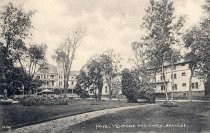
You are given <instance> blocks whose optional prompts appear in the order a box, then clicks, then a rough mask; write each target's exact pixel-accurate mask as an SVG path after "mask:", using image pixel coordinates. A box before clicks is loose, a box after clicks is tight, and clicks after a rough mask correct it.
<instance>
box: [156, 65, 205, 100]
mask: <svg viewBox="0 0 210 133" xmlns="http://www.w3.org/2000/svg"><path fill="white" fill-rule="evenodd" d="M171 71H173V75H172V72H171ZM164 74H165V79H166V85H167V90H168V93H169V95H170V94H171V93H172V83H173V82H172V80H173V81H174V87H173V92H174V93H173V94H174V97H188V95H189V81H190V75H191V71H190V69H189V63H187V62H183V63H177V64H175V65H174V68H173V70H171V67H170V66H165V72H164ZM191 88H192V96H194V97H196V96H198V97H200V96H205V86H204V82H203V81H202V79H199V77H198V71H196V70H195V72H194V73H193V76H192V84H191ZM165 89H166V87H165V85H164V81H163V77H162V74H161V73H158V74H157V75H156V86H155V88H154V90H155V93H156V95H157V96H158V97H159V96H160V97H161V96H165Z"/></svg>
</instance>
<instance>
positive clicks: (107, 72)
mask: <svg viewBox="0 0 210 133" xmlns="http://www.w3.org/2000/svg"><path fill="white" fill-rule="evenodd" d="M98 58H99V60H100V62H101V64H102V67H103V72H104V78H105V81H106V83H107V84H108V86H109V99H110V100H112V95H113V91H114V89H115V88H113V84H114V81H113V80H114V78H116V77H117V76H118V75H119V69H120V68H121V67H122V65H121V60H122V58H121V56H120V55H117V54H116V53H114V51H113V50H107V51H106V52H105V53H104V54H101V55H99V57H98Z"/></svg>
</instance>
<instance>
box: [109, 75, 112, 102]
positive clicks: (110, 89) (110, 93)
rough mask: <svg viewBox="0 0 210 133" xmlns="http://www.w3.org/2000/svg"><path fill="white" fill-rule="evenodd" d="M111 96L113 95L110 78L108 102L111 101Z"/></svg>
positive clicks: (110, 79)
mask: <svg viewBox="0 0 210 133" xmlns="http://www.w3.org/2000/svg"><path fill="white" fill-rule="evenodd" d="M112 94H113V90H112V77H111V76H110V78H109V100H110V101H112Z"/></svg>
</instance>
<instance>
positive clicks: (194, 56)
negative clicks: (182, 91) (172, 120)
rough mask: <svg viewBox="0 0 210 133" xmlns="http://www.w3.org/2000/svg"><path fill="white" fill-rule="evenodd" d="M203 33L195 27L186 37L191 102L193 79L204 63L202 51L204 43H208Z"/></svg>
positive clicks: (190, 98)
mask: <svg viewBox="0 0 210 133" xmlns="http://www.w3.org/2000/svg"><path fill="white" fill-rule="evenodd" d="M203 35H204V33H203V31H202V30H201V29H200V28H198V27H193V28H192V29H191V30H188V31H187V32H186V34H185V35H184V37H183V38H184V39H183V40H184V42H185V47H186V48H188V49H189V51H190V52H188V53H187V54H186V55H185V60H186V61H188V62H189V68H190V79H189V100H190V101H192V87H191V84H192V77H193V74H194V72H195V70H196V68H198V67H199V64H200V63H201V61H202V49H204V48H203V46H204V43H205V42H206V41H207V40H206V39H207V38H206V39H205V38H203Z"/></svg>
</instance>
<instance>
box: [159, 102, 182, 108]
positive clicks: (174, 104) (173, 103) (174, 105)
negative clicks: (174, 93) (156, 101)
mask: <svg viewBox="0 0 210 133" xmlns="http://www.w3.org/2000/svg"><path fill="white" fill-rule="evenodd" d="M160 106H162V107H177V106H178V104H177V103H175V102H170V101H169V102H167V101H165V102H163V103H162V104H161V105H160Z"/></svg>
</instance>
